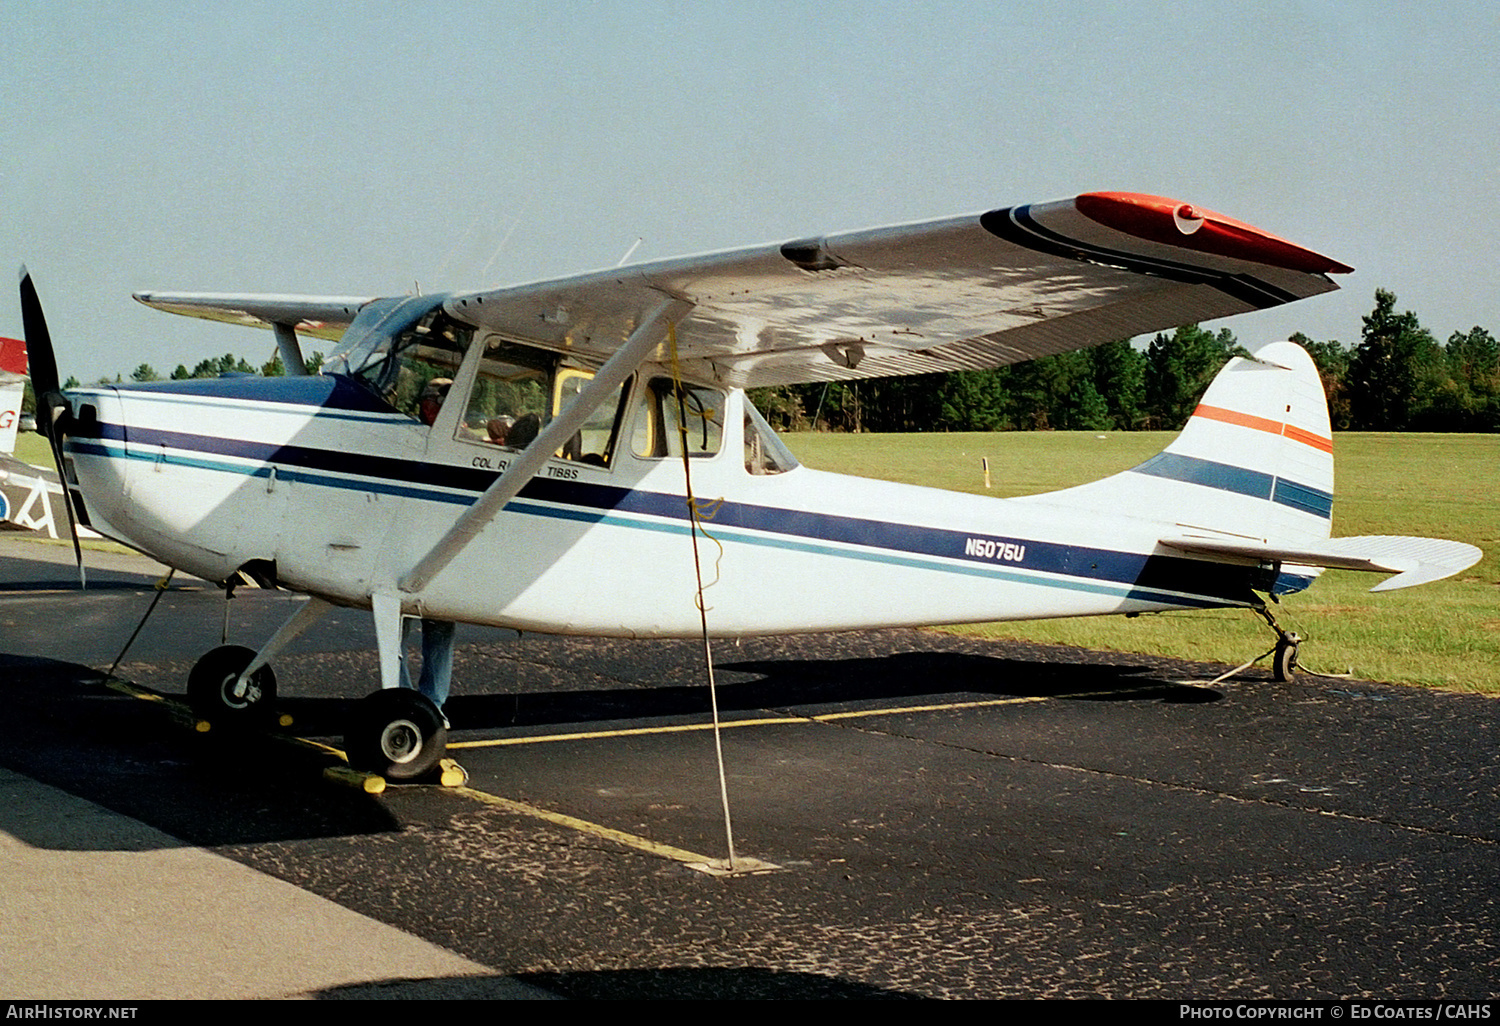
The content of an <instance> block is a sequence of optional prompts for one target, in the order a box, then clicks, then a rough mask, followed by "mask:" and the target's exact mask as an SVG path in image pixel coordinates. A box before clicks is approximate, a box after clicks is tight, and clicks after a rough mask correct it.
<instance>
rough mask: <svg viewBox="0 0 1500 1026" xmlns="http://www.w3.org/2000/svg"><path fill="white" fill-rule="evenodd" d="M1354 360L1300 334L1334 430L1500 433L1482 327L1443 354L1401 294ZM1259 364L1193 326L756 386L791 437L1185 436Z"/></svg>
mask: <svg viewBox="0 0 1500 1026" xmlns="http://www.w3.org/2000/svg"><path fill="white" fill-rule="evenodd" d="M1363 321H1364V324H1363V328H1362V330H1361V341H1360V343H1359V345H1358V346H1356V347H1355V348H1353V349H1349V348H1346V347H1345V346H1344V345H1342V344H1341V343H1339V342H1337V341H1326V342H1319V341H1315V340H1314V339H1311V338H1308V337H1307V336H1306V335H1304V334H1302V333H1300V332H1299V333H1298V334H1296V335H1293V336H1292V341H1293V342H1297V343H1299V344H1301V345H1302V346H1303V347H1304V348H1305V349H1306V350H1307V351H1308V353H1309V354H1310V355H1311V356H1312V358H1313V362H1314V363H1315V364H1316V365H1317V368H1318V373H1319V375H1320V377H1321V378H1322V379H1323V389H1324V391H1325V392H1326V393H1327V395H1328V406H1329V415H1330V417H1331V418H1332V421H1333V426H1334V428H1335V429H1337V430H1354V431H1463V432H1470V431H1500V343H1497V342H1496V340H1495V338H1494V336H1492V335H1491V334H1490V333H1489V332H1488V331H1486V330H1485V329H1483V328H1479V327H1475V328H1471V329H1470V330H1469V331H1467V332H1454V333H1453V335H1451V336H1450V337H1449V339H1448V341H1447V343H1446V344H1440V343H1439V342H1438V341H1437V340H1436V339H1435V338H1433V336H1432V333H1431V332H1429V331H1428V330H1427V329H1426V328H1423V327H1422V326H1421V323H1420V322H1419V321H1418V319H1417V316H1416V314H1414V313H1412V312H1411V311H1409V310H1408V311H1404V312H1399V313H1398V312H1397V309H1396V296H1395V294H1394V293H1392V292H1389V291H1387V290H1385V289H1379V290H1377V291H1376V293H1375V307H1374V309H1373V310H1372V311H1371V312H1370V314H1369V315H1368V316H1366V317H1364V318H1363ZM1247 355H1249V354H1248V353H1247V352H1246V351H1245V349H1244V348H1243V347H1242V346H1241V345H1240V344H1239V341H1238V340H1237V339H1236V338H1235V336H1234V333H1233V332H1232V331H1230V330H1229V329H1228V328H1223V329H1220V330H1219V331H1217V332H1211V331H1208V330H1206V329H1204V328H1200V327H1198V326H1197V325H1191V324H1190V325H1186V326H1184V327H1181V328H1178V329H1177V330H1176V331H1173V332H1171V333H1170V334H1167V333H1162V334H1158V335H1156V336H1155V337H1154V338H1153V339H1152V340H1151V342H1150V343H1149V344H1148V345H1147V346H1146V348H1145V349H1144V350H1142V349H1138V348H1136V347H1135V346H1133V345H1132V344H1131V343H1130V341H1129V340H1128V339H1121V340H1119V341H1116V342H1108V343H1106V344H1104V345H1101V346H1096V347H1094V348H1092V349H1083V350H1078V351H1076V352H1071V353H1061V354H1059V355H1057V356H1048V357H1043V358H1042V359H1039V360H1032V361H1030V362H1028V363H1020V364H1014V365H1011V366H1008V367H1000V368H998V369H996V370H987V371H962V372H954V373H949V374H924V375H920V376H917V377H910V378H877V379H872V380H865V381H854V382H830V383H828V384H809V385H788V386H780V387H775V388H760V389H754V390H752V391H751V397H752V399H753V400H754V401H755V403H756V405H757V406H758V407H759V408H760V410H761V411H762V412H763V413H765V414H766V416H767V418H768V419H769V420H770V421H771V423H772V424H773V425H775V426H777V427H779V428H781V429H783V430H810V429H816V430H822V429H826V430H833V431H1002V430H1057V431H1138V430H1147V431H1151V430H1174V431H1175V430H1177V429H1179V428H1181V427H1182V425H1183V424H1185V423H1186V422H1187V419H1188V417H1189V416H1191V415H1192V412H1193V409H1194V407H1195V406H1196V405H1197V403H1198V399H1199V397H1200V396H1202V394H1203V391H1204V389H1206V388H1207V387H1208V383H1209V382H1210V381H1212V380H1213V377H1214V375H1215V374H1217V373H1218V372H1219V370H1220V369H1221V368H1222V367H1223V366H1224V364H1225V363H1227V362H1228V361H1229V359H1230V358H1231V357H1233V356H1247Z"/></svg>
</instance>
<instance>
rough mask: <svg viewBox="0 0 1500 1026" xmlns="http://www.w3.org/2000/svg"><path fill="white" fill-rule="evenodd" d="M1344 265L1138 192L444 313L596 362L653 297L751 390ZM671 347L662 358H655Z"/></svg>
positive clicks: (1010, 346) (1012, 343)
mask: <svg viewBox="0 0 1500 1026" xmlns="http://www.w3.org/2000/svg"><path fill="white" fill-rule="evenodd" d="M1349 270H1351V268H1349V267H1347V266H1346V265H1344V264H1341V263H1338V262H1337V261H1334V260H1331V259H1329V258H1327V257H1324V256H1320V255H1319V254H1317V253H1314V252H1312V251H1311V250H1307V249H1304V248H1302V247H1300V246H1297V245H1295V244H1293V243H1290V242H1286V241H1285V240H1282V239H1279V238H1277V237H1275V236H1273V235H1270V234H1268V233H1266V232H1263V231H1261V230H1260V229H1258V228H1254V227H1251V226H1250V225H1246V224H1244V223H1242V222H1239V221H1236V220H1234V219H1232V218H1228V217H1225V216H1223V215H1221V214H1216V213H1214V212H1212V211H1208V210H1204V209H1202V208H1197V207H1193V206H1190V205H1188V204H1185V203H1180V202H1178V201H1176V200H1170V199H1164V198H1162V197H1157V196H1145V195H1140V194H1134V193H1086V194H1084V195H1081V196H1078V197H1076V198H1074V199H1069V200H1061V201H1057V202H1052V203H1044V204H1031V205H1026V206H1019V207H1011V208H1008V209H1003V210H992V211H989V212H987V213H983V214H975V215H969V216H965V217H957V218H951V219H947V220H941V221H930V222H925V223H921V224H910V225H901V226H896V227H889V228H875V229H870V230H866V231H860V232H852V233H848V234H842V235H833V236H827V237H823V238H811V239H802V240H797V241H793V242H787V243H784V244H781V245H774V244H773V245H767V246H761V247H757V248H752V249H744V250H736V251H731V252H724V253H712V254H706V255H702V256H694V257H683V258H678V259H673V260H664V261H658V262H653V263H644V264H636V265H631V266H628V267H624V268H616V269H613V270H608V271H598V272H594V273H591V274H583V275H579V276H576V277H570V278H564V279H558V280H554V281H544V282H537V283H533V284H528V285H519V286H514V287H509V288H501V289H494V290H490V291H485V292H475V293H469V294H464V295H455V296H453V297H450V298H449V299H448V301H447V302H446V304H445V305H446V308H447V310H448V312H449V313H450V314H452V315H453V316H455V317H458V318H459V319H462V320H465V321H469V322H471V323H474V324H476V325H478V326H480V327H485V328H489V329H492V330H494V331H497V332H500V333H502V334H504V335H507V336H510V337H513V338H515V339H517V340H524V341H529V342H533V343H536V344H540V345H544V346H547V347H549V348H554V349H562V350H567V351H571V352H574V353H577V354H579V355H581V356H585V357H591V358H593V359H595V360H598V361H603V360H605V359H606V358H608V357H609V356H610V355H611V354H612V353H613V352H614V351H615V350H616V349H617V348H618V347H619V346H620V344H621V342H622V341H623V340H624V339H625V338H627V337H628V336H629V335H630V334H631V333H632V331H633V330H634V329H635V327H636V326H637V325H639V324H640V323H641V322H642V321H643V320H644V319H645V318H646V317H647V316H648V314H649V312H650V311H651V310H652V309H654V308H656V307H657V306H658V305H659V304H660V303H661V302H662V301H663V300H664V299H672V300H678V301H682V302H686V303H688V304H690V305H691V307H692V309H691V312H690V313H688V314H687V315H686V316H685V317H684V318H683V319H682V320H680V321H678V322H677V323H676V326H675V335H676V339H677V342H678V347H679V352H680V356H681V360H682V365H683V371H684V373H685V374H688V375H689V376H692V377H695V378H698V379H701V380H713V381H717V382H720V383H722V384H725V385H730V386H740V387H754V386H762V385H776V384H790V383H795V382H805V381H827V380H837V379H853V378H865V377H882V376H889V375H901V374H925V373H930V372H935V371H955V370H977V369H982V368H988V367H997V366H1001V365H1004V364H1009V363H1017V362H1020V361H1023V360H1030V359H1034V358H1036V357H1040V356H1046V355H1049V354H1053V353H1060V352H1065V351H1068V350H1072V349H1081V348H1085V347H1087V346H1091V345H1097V344H1099V343H1103V342H1107V341H1111V340H1114V339H1120V338H1128V337H1130V336H1133V335H1139V334H1143V333H1146V332H1151V331H1158V330H1161V329H1164V328H1171V327H1175V326H1177V325H1180V324H1187V323H1192V322H1196V321H1205V320H1211V319H1214V318H1217V317H1225V316H1229V315H1231V314H1236V313H1244V312H1247V311H1250V310H1256V309H1264V308H1266V307H1271V306H1277V305H1279V304H1282V303H1287V302H1291V301H1293V300H1296V299H1301V298H1303V297H1306V296H1313V295H1317V294H1319V293H1322V292H1329V291H1332V290H1334V289H1336V288H1337V287H1338V286H1337V285H1335V284H1334V283H1333V282H1332V281H1331V280H1329V278H1328V277H1327V275H1328V274H1330V273H1344V272H1347V271H1349ZM664 356H665V353H658V354H657V356H656V358H658V359H660V358H663V357H664Z"/></svg>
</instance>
